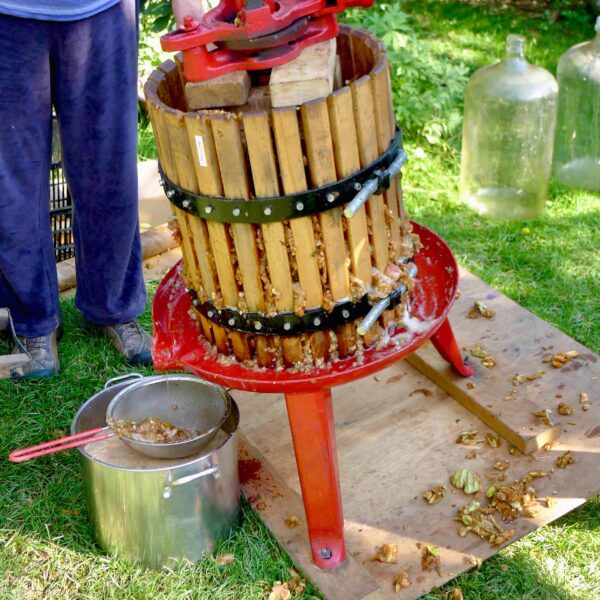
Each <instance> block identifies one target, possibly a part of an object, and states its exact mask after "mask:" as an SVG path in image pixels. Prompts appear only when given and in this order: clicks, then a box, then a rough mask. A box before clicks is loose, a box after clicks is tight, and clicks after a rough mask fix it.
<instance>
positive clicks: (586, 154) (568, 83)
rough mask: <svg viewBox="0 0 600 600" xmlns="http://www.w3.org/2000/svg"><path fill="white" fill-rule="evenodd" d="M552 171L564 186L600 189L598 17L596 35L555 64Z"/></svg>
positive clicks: (599, 54)
mask: <svg viewBox="0 0 600 600" xmlns="http://www.w3.org/2000/svg"><path fill="white" fill-rule="evenodd" d="M557 76H558V87H559V92H558V117H557V123H556V140H555V145H554V174H555V176H556V178H557V179H558V180H559V181H561V182H562V183H564V184H565V185H569V186H575V187H581V188H585V189H588V190H600V17H598V19H597V21H596V37H595V38H594V39H593V40H591V41H589V42H584V43H582V44H577V45H576V46H573V47H572V48H571V49H570V50H567V51H566V52H565V53H564V54H563V55H562V57H561V59H560V61H559V63H558V70H557Z"/></svg>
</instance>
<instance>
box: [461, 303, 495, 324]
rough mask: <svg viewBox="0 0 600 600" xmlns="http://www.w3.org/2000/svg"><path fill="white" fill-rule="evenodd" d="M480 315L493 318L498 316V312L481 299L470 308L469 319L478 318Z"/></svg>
mask: <svg viewBox="0 0 600 600" xmlns="http://www.w3.org/2000/svg"><path fill="white" fill-rule="evenodd" d="M479 316H481V317H485V318H486V319H493V318H494V317H495V316H496V312H495V311H493V310H492V309H490V308H488V307H487V305H486V304H484V303H483V302H481V300H477V301H475V302H474V303H473V306H472V307H471V308H470V309H469V312H468V313H467V319H477V317H479Z"/></svg>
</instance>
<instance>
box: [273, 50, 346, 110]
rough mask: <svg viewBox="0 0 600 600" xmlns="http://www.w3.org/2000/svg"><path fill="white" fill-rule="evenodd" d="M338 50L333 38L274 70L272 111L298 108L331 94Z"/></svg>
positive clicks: (304, 51)
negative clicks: (282, 108) (273, 109)
mask: <svg viewBox="0 0 600 600" xmlns="http://www.w3.org/2000/svg"><path fill="white" fill-rule="evenodd" d="M335 51H336V40H335V38H334V39H331V40H327V41H325V42H319V43H318V44H314V45H312V46H309V47H308V48H305V49H304V50H303V51H302V52H301V53H300V55H299V56H298V57H297V58H295V59H294V60H292V61H291V62H289V63H287V64H285V65H281V66H279V67H275V68H274V69H273V70H272V71H271V80H270V81H269V88H270V90H271V104H272V105H273V108H279V107H284V106H296V105H298V104H303V103H304V102H309V101H310V100H315V99H317V98H323V97H324V96H328V95H329V94H331V92H332V91H333V80H334V75H335V58H336V54H335Z"/></svg>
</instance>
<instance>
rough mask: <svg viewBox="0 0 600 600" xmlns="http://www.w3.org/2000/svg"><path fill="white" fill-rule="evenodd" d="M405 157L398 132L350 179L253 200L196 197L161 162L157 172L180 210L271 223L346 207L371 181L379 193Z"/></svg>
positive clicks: (218, 218) (228, 219)
mask: <svg viewBox="0 0 600 600" xmlns="http://www.w3.org/2000/svg"><path fill="white" fill-rule="evenodd" d="M402 154H404V150H403V149H402V132H401V131H400V130H399V129H398V130H397V131H396V136H395V137H394V140H393V141H392V143H391V144H390V146H389V148H388V149H387V150H386V151H385V152H384V153H383V154H382V155H381V156H379V157H378V158H377V159H376V160H375V161H373V162H372V163H371V164H370V165H369V166H367V167H365V168H364V169H361V170H360V171H357V172H356V173H354V175H351V176H350V177H346V178H345V179H341V180H339V181H334V182H333V183H329V184H327V185H324V186H321V187H319V188H314V189H312V190H308V191H306V192H299V193H297V194H290V195H289V196H272V197H267V198H253V199H252V201H248V200H244V199H237V198H236V199H231V198H223V197H222V196H204V195H202V194H194V193H192V192H189V191H187V190H184V189H182V188H180V187H179V186H177V185H175V184H174V183H173V182H172V181H170V180H169V179H168V178H167V177H166V176H165V174H164V171H163V170H162V167H161V165H160V163H159V166H158V169H159V173H160V178H161V179H160V181H161V185H162V186H163V187H164V189H165V193H166V194H167V198H168V199H169V200H170V201H171V203H172V204H174V205H175V206H177V207H178V208H180V209H181V210H184V211H187V212H188V213H190V214H192V215H195V216H196V217H201V218H202V219H206V220H208V221H218V222H220V223H272V222H275V221H286V220H288V219H296V218H298V217H306V216H307V215H314V214H317V213H321V212H324V211H326V210H330V209H332V208H335V207H336V206H342V205H344V204H347V203H348V202H350V201H351V200H352V199H353V198H354V196H356V194H357V193H358V192H359V191H360V190H361V189H362V186H363V185H364V183H365V182H366V181H368V180H369V179H373V178H377V179H378V189H377V192H376V193H378V194H380V193H381V192H382V191H383V190H384V189H387V188H388V187H389V186H390V176H389V174H388V173H386V169H387V168H388V167H389V166H390V165H391V164H392V163H393V162H394V161H395V160H396V159H397V158H398V157H399V156H400V155H402Z"/></svg>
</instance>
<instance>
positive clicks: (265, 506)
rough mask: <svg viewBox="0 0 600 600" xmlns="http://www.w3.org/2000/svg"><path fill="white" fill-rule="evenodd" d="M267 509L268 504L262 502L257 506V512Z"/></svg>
mask: <svg viewBox="0 0 600 600" xmlns="http://www.w3.org/2000/svg"><path fill="white" fill-rule="evenodd" d="M265 508H267V504H266V503H265V502H263V501H262V500H261V501H260V502H259V503H258V504H257V505H256V510H265Z"/></svg>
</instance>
